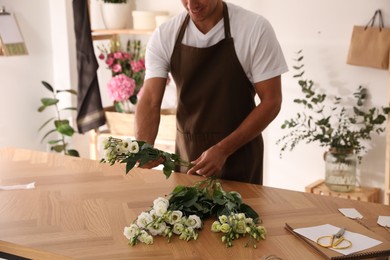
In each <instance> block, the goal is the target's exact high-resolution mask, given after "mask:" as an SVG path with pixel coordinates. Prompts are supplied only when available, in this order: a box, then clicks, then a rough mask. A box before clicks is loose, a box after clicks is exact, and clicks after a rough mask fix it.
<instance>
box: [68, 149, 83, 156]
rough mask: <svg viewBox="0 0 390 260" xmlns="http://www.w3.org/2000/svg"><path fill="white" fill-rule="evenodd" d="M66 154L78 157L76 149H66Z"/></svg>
mask: <svg viewBox="0 0 390 260" xmlns="http://www.w3.org/2000/svg"><path fill="white" fill-rule="evenodd" d="M66 154H67V155H70V156H73V157H80V154H79V152H78V151H77V150H74V149H69V150H67V151H66Z"/></svg>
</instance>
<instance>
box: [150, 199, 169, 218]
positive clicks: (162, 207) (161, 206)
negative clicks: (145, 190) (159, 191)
mask: <svg viewBox="0 0 390 260" xmlns="http://www.w3.org/2000/svg"><path fill="white" fill-rule="evenodd" d="M168 206H169V201H168V200H167V199H165V198H162V197H159V198H157V199H155V200H154V201H153V209H154V210H155V211H156V215H157V216H159V217H161V216H162V215H164V214H165V213H166V212H167V210H168Z"/></svg>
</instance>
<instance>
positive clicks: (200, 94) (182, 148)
mask: <svg viewBox="0 0 390 260" xmlns="http://www.w3.org/2000/svg"><path fill="white" fill-rule="evenodd" d="M182 3H183V5H184V7H185V9H186V12H183V13H181V14H179V15H177V16H175V17H174V18H172V19H171V20H170V21H168V22H167V23H165V24H163V25H161V26H160V27H159V28H158V29H157V30H156V31H155V32H154V33H153V35H152V37H151V39H150V41H149V43H148V47H147V51H146V76H145V83H144V86H143V94H142V96H141V98H140V100H139V103H138V105H137V109H136V123H135V131H136V138H137V140H144V141H146V142H148V143H151V144H153V143H154V141H155V138H156V136H157V131H158V125H159V120H160V107H161V102H162V98H163V94H164V90H165V83H166V78H167V77H168V73H169V72H171V74H172V77H173V79H174V81H175V84H176V87H177V101H178V103H177V115H176V117H177V135H176V153H178V154H179V155H180V156H181V157H182V158H183V159H184V160H187V161H191V162H192V163H193V164H194V166H193V167H192V168H191V169H189V170H188V169H177V170H178V171H181V172H187V173H189V174H199V175H202V176H205V177H210V176H216V177H218V178H222V179H229V180H235V181H241V182H249V183H254V184H262V181H263V178H262V177H263V172H262V171H263V139H262V136H261V132H262V131H263V130H264V129H265V128H266V127H267V125H268V124H269V123H270V122H272V120H273V119H274V118H275V117H276V116H277V114H278V113H279V110H280V106H281V102H282V93H281V76H280V75H281V74H282V73H284V72H286V71H287V65H286V63H285V60H284V57H283V54H282V51H281V49H280V46H279V43H278V42H277V40H276V36H275V34H274V32H273V29H272V27H271V25H270V24H269V23H268V21H266V20H265V19H264V18H263V17H261V16H260V15H257V14H255V13H252V12H249V11H247V10H245V9H243V8H241V7H239V6H236V5H233V4H230V3H228V4H226V3H225V2H223V1H222V0H182ZM256 94H257V95H258V97H259V99H260V103H259V104H258V105H256V103H255V99H254V98H255V95H256ZM155 165H156V164H155V163H153V162H151V163H150V164H149V165H147V167H153V166H155Z"/></svg>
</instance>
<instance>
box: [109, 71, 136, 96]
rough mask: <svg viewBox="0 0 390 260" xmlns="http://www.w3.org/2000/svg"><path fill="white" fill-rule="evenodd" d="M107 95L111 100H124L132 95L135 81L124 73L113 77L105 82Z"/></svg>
mask: <svg viewBox="0 0 390 260" xmlns="http://www.w3.org/2000/svg"><path fill="white" fill-rule="evenodd" d="M107 89H108V95H109V97H110V98H111V100H112V101H117V102H121V101H125V100H127V99H129V97H130V96H131V95H133V93H134V90H135V81H134V79H131V78H129V77H127V76H126V75H124V74H119V75H117V76H115V77H113V78H112V79H111V80H110V81H109V82H108V84H107Z"/></svg>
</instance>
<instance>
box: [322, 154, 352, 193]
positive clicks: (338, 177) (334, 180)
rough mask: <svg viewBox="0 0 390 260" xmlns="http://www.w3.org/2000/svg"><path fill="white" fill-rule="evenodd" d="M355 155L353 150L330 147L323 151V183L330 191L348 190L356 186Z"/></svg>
mask: <svg viewBox="0 0 390 260" xmlns="http://www.w3.org/2000/svg"><path fill="white" fill-rule="evenodd" d="M356 166H357V156H356V154H355V153H354V152H353V150H345V149H335V148H331V149H330V150H329V151H328V152H326V153H325V184H326V186H328V188H329V189H330V190H332V191H337V192H350V191H353V190H354V189H355V186H356Z"/></svg>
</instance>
